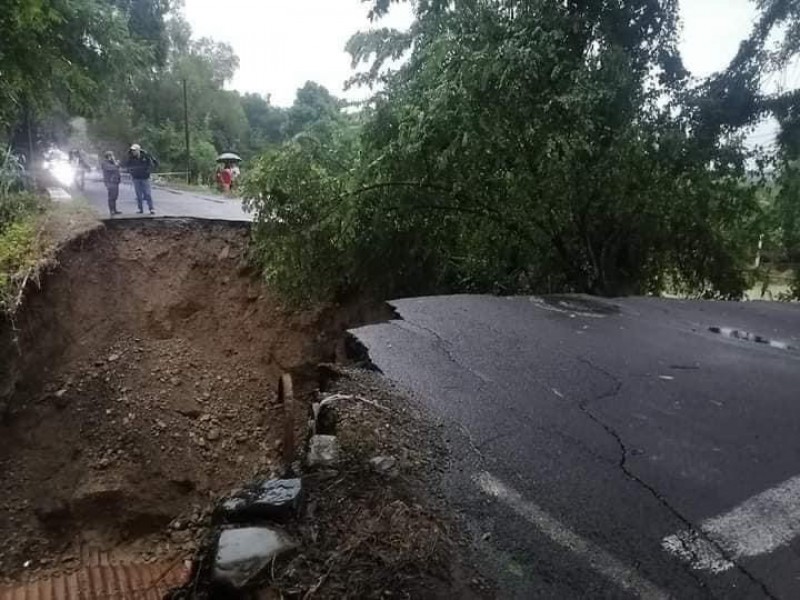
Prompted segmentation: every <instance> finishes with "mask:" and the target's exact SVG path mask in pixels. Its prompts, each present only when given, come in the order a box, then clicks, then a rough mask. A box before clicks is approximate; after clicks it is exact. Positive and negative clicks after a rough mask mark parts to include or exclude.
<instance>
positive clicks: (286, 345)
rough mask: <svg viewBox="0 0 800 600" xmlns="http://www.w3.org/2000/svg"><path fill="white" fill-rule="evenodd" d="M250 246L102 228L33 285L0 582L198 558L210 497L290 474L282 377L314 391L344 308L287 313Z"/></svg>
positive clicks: (5, 352) (1, 465)
mask: <svg viewBox="0 0 800 600" xmlns="http://www.w3.org/2000/svg"><path fill="white" fill-rule="evenodd" d="M246 244H247V233H246V230H244V229H240V228H237V227H233V226H230V225H223V224H219V225H214V224H206V225H197V224H191V223H181V222H172V223H167V224H163V223H162V224H159V223H157V222H153V224H152V225H148V226H141V225H139V226H123V225H119V226H117V227H115V228H110V229H109V228H105V229H101V230H98V231H94V232H91V233H90V234H88V235H87V236H86V237H84V238H82V239H80V240H77V241H74V242H73V243H72V244H71V245H69V246H68V247H67V248H65V249H64V250H63V251H62V253H61V255H60V257H59V265H58V267H57V268H56V269H55V270H54V271H53V272H52V273H50V274H48V275H46V276H45V277H44V278H43V281H42V288H41V290H32V291H31V292H30V293H29V297H28V300H27V302H26V305H25V307H24V309H23V310H22V311H21V312H20V313H19V314H18V315H17V317H16V319H15V322H14V323H13V326H12V324H6V326H5V329H4V331H2V334H3V335H2V337H3V340H2V341H3V348H2V358H3V359H4V364H3V369H2V371H3V372H2V384H3V386H0V389H4V390H5V393H4V394H3V397H2V399H1V400H0V409H2V410H0V412H1V413H2V415H3V419H2V424H0V440H2V443H1V444H0V575H2V576H3V577H6V578H10V577H13V578H15V579H18V578H19V576H20V574H22V573H31V572H35V571H36V570H37V569H39V570H53V569H55V570H57V569H59V568H62V566H63V567H64V568H68V567H69V565H70V564H72V563H73V562H74V561H78V560H80V559H81V557H82V556H85V555H86V552H87V550H86V548H87V547H88V548H93V549H96V550H98V551H102V552H105V553H108V554H109V556H111V560H113V558H114V556H115V554H118V555H120V556H125V557H130V556H131V555H137V556H138V557H139V558H145V559H147V558H151V559H152V558H155V557H156V556H157V555H159V556H163V555H171V554H174V553H176V552H180V551H184V552H186V551H189V550H191V549H192V547H193V545H194V544H195V541H196V537H198V536H199V535H201V529H202V524H203V522H204V517H205V514H206V513H207V511H208V507H209V506H210V500H211V499H212V498H214V497H218V496H219V495H220V494H223V493H226V492H228V491H229V490H230V489H231V488H232V487H235V486H236V485H237V484H239V483H241V482H242V481H243V480H246V479H248V478H251V477H253V476H254V475H255V474H256V473H268V472H270V470H271V469H274V468H277V463H278V457H279V452H280V442H279V437H280V434H279V432H280V428H281V427H282V415H281V410H280V407H279V406H277V405H276V383H277V379H278V377H279V375H280V373H282V372H284V371H286V370H290V371H293V372H295V373H296V374H297V377H296V380H297V381H298V383H297V384H296V386H297V387H298V388H299V393H298V392H297V391H296V395H298V396H300V399H301V400H302V399H303V398H304V395H306V394H308V393H310V392H311V390H312V389H313V388H314V387H315V382H313V381H307V382H306V381H305V380H304V379H303V374H304V373H310V372H312V369H311V366H312V365H316V364H317V363H318V362H319V361H321V360H330V359H332V358H333V356H334V353H335V350H336V340H338V339H339V337H340V336H339V334H340V332H341V329H342V327H343V324H344V323H345V321H346V320H347V316H345V315H344V314H343V311H340V310H335V309H327V310H321V309H320V310H315V311H311V312H304V313H290V312H287V311H285V310H284V309H282V308H281V306H280V304H279V302H278V301H277V300H276V299H275V298H274V297H273V296H271V295H270V293H269V292H268V291H267V290H266V289H265V287H264V286H263V285H262V284H261V283H260V282H259V281H257V280H255V279H254V278H253V276H252V274H251V273H250V272H249V271H248V269H247V267H246V263H245V261H244V258H245V256H244V253H245V252H246ZM12 338H16V343H12V342H11V340H12ZM298 412H299V416H298V428H300V427H302V425H303V421H304V414H303V412H302V411H298Z"/></svg>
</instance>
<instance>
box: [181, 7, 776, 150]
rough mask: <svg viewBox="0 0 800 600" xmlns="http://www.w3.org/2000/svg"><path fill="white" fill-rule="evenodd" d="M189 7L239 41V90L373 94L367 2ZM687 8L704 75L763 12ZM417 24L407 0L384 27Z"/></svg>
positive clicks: (207, 28) (197, 19) (688, 52)
mask: <svg viewBox="0 0 800 600" xmlns="http://www.w3.org/2000/svg"><path fill="white" fill-rule="evenodd" d="M184 10H185V14H186V17H187V19H188V21H189V23H190V24H191V26H192V28H193V30H194V32H195V35H196V36H197V37H201V36H207V37H212V38H214V39H216V40H218V41H221V42H228V43H229V44H231V45H232V46H233V48H234V50H235V51H236V53H237V54H238V56H239V60H240V68H239V71H238V73H237V74H236V76H235V78H234V80H233V82H232V83H231V86H230V87H232V88H234V89H237V90H240V91H242V92H256V93H259V94H265V95H266V94H271V97H272V102H273V103H274V104H276V105H279V106H288V105H290V104H291V103H292V101H293V100H294V95H295V92H296V90H297V88H298V87H301V86H302V85H303V84H304V83H305V82H306V81H309V80H312V81H317V82H319V83H321V84H322V85H324V86H325V87H327V88H328V89H329V90H330V91H331V92H333V93H335V94H337V95H340V96H344V97H346V98H348V99H351V100H359V99H363V98H365V97H367V96H368V95H369V91H368V90H350V91H349V92H344V90H343V84H344V82H345V80H347V78H348V77H349V76H350V75H351V74H352V69H351V65H350V57H349V55H348V54H347V53H346V52H345V51H344V46H345V44H346V43H347V40H348V39H349V38H350V36H351V35H352V34H353V33H355V32H356V31H358V30H365V29H369V27H370V23H369V21H368V19H367V12H368V6H367V5H365V4H363V3H362V2H361V0H225V1H224V2H222V3H220V2H212V1H211V0H186V2H185V9H184ZM680 11H681V18H682V21H683V30H682V44H681V50H682V54H683V58H684V63H685V64H686V67H687V68H688V69H689V70H690V71H691V72H692V73H693V74H694V75H696V76H698V77H702V76H705V75H708V74H710V73H713V72H714V71H718V70H720V69H722V68H724V67H725V66H726V65H727V63H728V61H730V59H731V58H732V57H733V55H734V54H735V53H736V50H737V48H738V45H739V43H740V42H741V41H742V40H743V39H744V38H745V37H746V36H747V34H748V33H749V32H750V29H751V27H752V24H753V21H754V19H755V17H756V11H755V9H754V7H753V3H752V2H751V1H750V0H680ZM410 21H411V11H410V9H409V8H408V5H407V4H405V3H402V4H400V5H396V6H395V7H394V8H393V10H392V12H391V13H390V14H389V16H388V17H387V18H385V19H384V20H383V21H381V22H380V26H387V27H398V28H403V27H405V26H407V25H408V24H409V23H410ZM773 129H774V127H770V126H769V125H764V126H762V127H760V128H759V129H758V130H757V131H756V132H755V133H754V134H753V136H751V138H752V139H754V140H755V141H756V142H761V140H762V138H763V141H764V142H765V143H768V142H769V141H770V139H769V138H770V137H771V135H772V133H771V132H772V131H773Z"/></svg>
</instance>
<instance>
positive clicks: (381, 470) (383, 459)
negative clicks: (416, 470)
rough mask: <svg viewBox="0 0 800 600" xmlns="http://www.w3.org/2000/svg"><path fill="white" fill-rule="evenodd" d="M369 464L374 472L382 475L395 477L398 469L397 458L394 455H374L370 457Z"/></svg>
mask: <svg viewBox="0 0 800 600" xmlns="http://www.w3.org/2000/svg"><path fill="white" fill-rule="evenodd" d="M369 466H370V467H372V470H373V471H375V472H376V473H378V474H380V475H383V476H384V477H389V478H392V477H397V475H398V474H399V472H400V471H399V469H398V467H397V458H395V457H394V456H376V457H375V458H372V459H370V461H369Z"/></svg>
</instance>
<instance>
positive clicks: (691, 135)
mask: <svg viewBox="0 0 800 600" xmlns="http://www.w3.org/2000/svg"><path fill="white" fill-rule="evenodd" d="M387 6H388V3H387V2H376V3H375V5H374V9H373V11H374V14H375V15H376V16H379V15H380V14H382V13H383V12H384V11H385V9H386V8H387ZM415 6H416V15H417V18H416V21H415V23H414V24H413V25H412V27H411V30H410V31H409V32H405V33H399V32H392V31H389V30H386V29H380V30H376V31H375V32H373V33H372V34H360V35H357V36H356V37H354V38H353V40H351V43H350V44H349V50H350V52H351V54H352V55H353V61H354V64H361V63H364V62H366V63H369V62H370V61H376V62H374V63H373V64H372V68H370V69H368V71H367V72H366V73H365V74H363V75H362V76H361V77H358V78H357V81H360V82H362V83H370V82H373V83H382V84H383V86H384V89H383V90H382V91H379V92H378V93H377V94H376V95H375V96H374V98H373V100H372V102H371V105H370V107H369V108H368V110H367V111H366V112H365V114H364V115H363V122H364V126H363V131H362V134H361V136H360V141H359V144H357V145H356V146H355V147H353V146H352V145H351V146H348V148H349V153H348V154H346V155H345V156H344V160H341V159H342V156H340V154H341V153H342V151H341V149H340V148H338V147H337V146H336V145H335V144H326V145H323V146H322V147H321V148H320V152H322V154H319V153H317V154H316V155H313V156H312V157H309V156H308V155H303V156H301V155H299V154H298V152H297V150H296V147H295V146H294V145H288V146H287V147H286V148H285V150H284V153H283V154H278V155H277V156H273V157H272V164H275V165H278V164H280V165H281V167H280V170H278V168H277V167H275V169H272V168H271V167H270V166H269V165H270V163H264V164H263V165H262V171H261V172H260V173H259V176H258V177H257V178H255V179H254V180H253V181H252V182H251V184H252V187H251V188H250V193H251V195H252V196H253V197H254V198H255V200H254V203H255V205H256V206H257V207H258V208H259V209H260V214H261V217H262V219H261V222H260V228H261V229H260V231H267V230H268V231H269V235H270V236H272V240H273V241H272V242H270V241H267V240H266V235H265V236H264V238H263V240H262V243H263V244H266V245H269V244H275V245H279V244H286V245H290V242H288V241H286V238H291V237H293V236H294V237H296V238H297V240H298V241H299V240H303V241H304V243H305V244H306V246H307V247H306V249H305V253H306V255H307V254H309V253H314V252H313V247H314V245H315V244H319V248H318V250H317V252H316V253H315V256H316V255H318V256H319V257H324V256H331V258H330V260H331V262H332V263H333V264H332V267H335V268H337V269H340V270H342V272H341V279H340V281H342V282H343V286H342V287H341V288H339V289H338V290H337V291H339V292H347V291H348V287H349V288H350V291H352V288H356V289H359V288H360V289H363V288H365V287H366V288H372V289H373V290H375V291H377V293H378V294H381V295H398V294H418V293H430V292H449V291H492V292H519V291H542V290H550V291H557V290H560V291H581V292H591V293H599V294H628V293H637V294H641V293H657V292H660V291H662V290H664V289H666V288H669V289H673V290H674V289H680V290H683V291H686V292H688V293H695V294H707V295H717V296H725V297H736V296H737V295H739V294H741V292H742V290H743V289H744V287H745V285H746V280H745V277H744V276H743V273H742V268H743V266H744V265H745V264H746V262H745V257H746V256H747V254H748V253H749V252H750V251H751V249H752V248H753V247H754V244H755V239H754V236H755V233H754V228H753V223H754V221H755V220H756V219H757V218H758V216H759V208H758V204H757V202H756V201H755V196H754V193H753V190H752V189H751V188H750V187H749V186H748V185H747V184H746V183H743V182H744V181H745V180H744V178H743V176H744V173H745V170H744V167H745V155H744V153H743V150H742V148H741V145H740V143H739V141H738V139H737V138H735V137H731V136H727V137H723V136H722V134H721V133H720V132H716V133H713V134H711V135H700V134H699V128H698V127H696V125H695V123H696V119H697V109H696V108H695V107H693V105H691V104H690V103H689V102H688V100H687V99H686V98H687V97H688V96H687V93H686V92H687V73H686V72H685V70H684V69H683V67H682V63H681V60H680V56H679V54H678V52H677V50H676V43H675V41H676V27H677V16H676V10H677V9H676V5H675V4H674V3H673V2H671V1H668V0H662V1H656V0H627V1H624V2H619V1H613V2H612V1H604V0H593V1H580V2H579V1H577V0H576V1H570V2H566V3H555V2H550V1H547V0H527V1H524V2H523V1H521V0H519V1H514V0H505V1H503V2H499V1H490V0H463V1H460V2H455V3H452V2H445V1H434V0H430V1H426V2H418V3H416V4H415ZM403 52H405V53H406V55H407V60H406V62H405V63H404V64H403V65H402V66H401V67H399V68H397V69H396V70H393V71H392V70H387V69H385V68H383V65H384V64H385V61H386V60H388V59H390V58H393V57H397V56H398V55H400V54H401V53H403ZM653 73H658V74H659V77H658V78H654V77H653V76H652V74H653ZM337 164H339V165H340V166H339V167H338V169H337V167H336V165H337ZM320 174H323V175H324V177H322V178H321V179H320ZM311 181H314V182H316V183H314V186H317V187H319V186H321V185H322V183H324V187H320V189H325V190H326V191H325V192H322V191H319V192H315V193H311V194H309V193H308V191H307V190H306V189H305V187H304V186H305V183H304V182H311ZM320 181H321V182H322V183H319V182H320ZM309 185H311V184H309ZM314 189H316V188H314ZM325 194H328V195H330V196H332V197H333V198H335V199H336V200H335V201H334V202H333V205H331V201H330V200H325V199H324V198H323V196H324V195H325ZM278 205H280V206H281V207H282V210H286V211H288V212H290V213H291V211H292V210H294V208H293V207H298V208H299V207H302V210H301V214H303V215H304V216H305V220H304V221H301V222H298V225H297V227H296V228H294V227H292V226H291V223H292V221H291V220H290V219H285V220H283V221H281V222H280V223H278V222H275V221H274V220H273V221H271V219H272V212H271V211H272V210H274V209H275V207H276V206H278ZM281 214H283V213H281ZM270 223H273V225H270ZM311 223H319V227H320V228H322V229H321V230H322V231H326V232H328V233H327V234H326V235H323V236H322V238H321V239H318V238H316V237H314V236H312V235H311V234H309V233H308V228H309V226H310V224H311ZM323 224H324V227H323ZM335 231H341V232H347V235H344V234H336V236H335V239H336V240H337V241H336V245H335V248H336V252H337V253H338V255H337V256H335V257H333V256H332V253H331V248H330V247H329V246H328V245H327V244H328V243H329V242H328V238H329V237H330V236H331V235H333V233H332V232H335ZM280 238H283V240H282V241H281V240H280ZM343 257H345V258H343ZM308 264H309V265H314V268H315V269H317V270H321V271H322V272H331V269H324V268H322V267H321V266H320V264H319V260H309V261H308ZM303 265H304V263H301V264H299V265H296V267H297V268H296V269H294V273H295V274H296V275H295V277H296V278H297V279H306V280H308V281H315V280H316V279H315V278H314V276H313V275H312V274H310V273H308V271H307V269H305V268H304V266H303ZM387 266H390V267H389V268H387ZM268 273H270V274H271V277H272V278H273V280H275V281H276V282H277V283H278V284H279V285H280V284H281V276H282V275H287V276H289V277H290V276H291V274H286V273H283V272H280V273H277V272H274V271H268ZM287 287H289V288H290V289H295V288H296V286H292V285H288V286H287ZM323 287H324V293H325V294H329V293H330V291H331V290H330V287H329V286H323Z"/></svg>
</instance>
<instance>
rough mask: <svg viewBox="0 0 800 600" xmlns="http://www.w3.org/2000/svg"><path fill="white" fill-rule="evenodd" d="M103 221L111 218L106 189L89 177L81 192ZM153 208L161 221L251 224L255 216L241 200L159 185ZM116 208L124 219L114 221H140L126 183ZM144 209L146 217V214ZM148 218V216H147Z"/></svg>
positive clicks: (155, 187)
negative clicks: (196, 220) (248, 211)
mask: <svg viewBox="0 0 800 600" xmlns="http://www.w3.org/2000/svg"><path fill="white" fill-rule="evenodd" d="M80 194H82V195H83V196H85V197H86V198H87V199H88V200H89V203H90V204H91V206H92V208H93V209H95V211H96V212H97V214H98V215H99V216H100V217H101V218H104V219H105V218H107V217H108V201H107V195H106V188H105V186H104V185H103V183H102V181H99V180H96V179H95V178H92V177H89V178H88V179H87V180H86V186H85V189H84V190H83V191H82V192H80ZM153 204H154V207H155V210H156V216H158V217H195V218H198V219H215V220H221V221H252V219H253V218H252V216H251V215H250V214H248V213H246V212H245V211H244V210H243V209H242V202H241V200H240V199H238V198H225V197H223V196H219V195H216V194H213V193H212V192H211V190H209V191H208V192H203V191H196V192H195V191H184V190H179V189H174V188H170V187H164V186H159V185H154V186H153ZM117 208H118V209H119V210H120V211H122V215H119V216H117V217H115V218H117V219H119V218H123V219H124V218H132V217H141V216H142V215H138V214H136V196H135V195H134V193H133V186H131V185H130V184H127V183H123V184H122V185H121V186H120V190H119V200H118V201H117ZM146 208H147V207H146V206H145V213H146ZM148 216H149V215H148Z"/></svg>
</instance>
